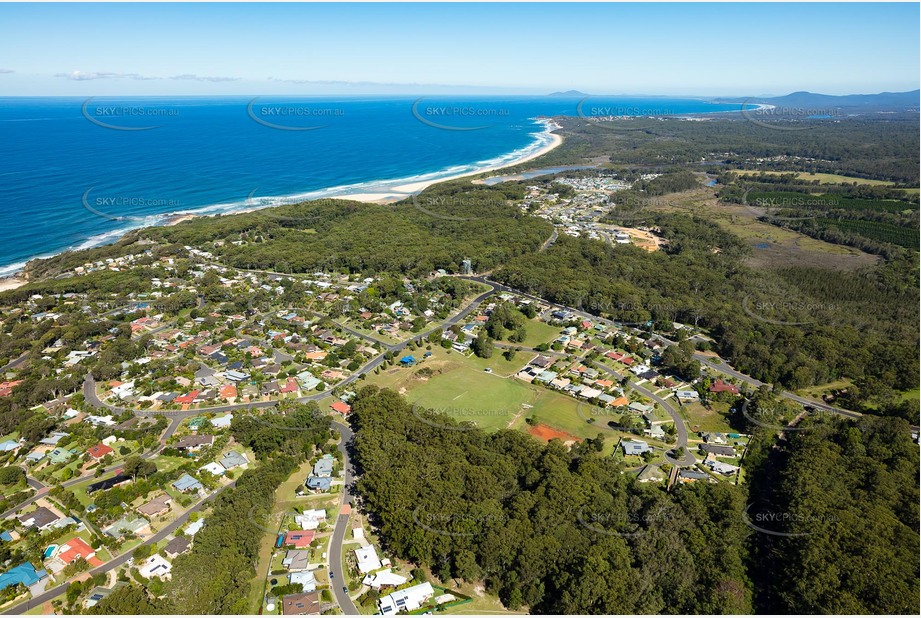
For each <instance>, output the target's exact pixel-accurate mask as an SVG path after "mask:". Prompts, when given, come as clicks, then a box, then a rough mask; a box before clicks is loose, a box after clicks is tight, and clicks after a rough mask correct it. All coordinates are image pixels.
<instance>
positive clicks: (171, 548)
mask: <svg viewBox="0 0 921 618" xmlns="http://www.w3.org/2000/svg"><path fill="white" fill-rule="evenodd" d="M190 545H191V542H190V541H189V539H187V538H186V537H184V536H177V537H176V538H174V539H173V540H172V541H170V542H169V543H167V544H166V547H164V548H163V553H164V554H166V555H167V557H168V558H169V559H170V560H175V559H176V556H178V555H180V554H184V553H185V552H187V551H188V550H189V546H190Z"/></svg>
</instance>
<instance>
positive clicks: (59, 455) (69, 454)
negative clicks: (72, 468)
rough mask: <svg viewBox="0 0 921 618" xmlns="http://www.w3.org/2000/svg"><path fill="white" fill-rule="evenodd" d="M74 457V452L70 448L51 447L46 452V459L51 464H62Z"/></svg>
mask: <svg viewBox="0 0 921 618" xmlns="http://www.w3.org/2000/svg"><path fill="white" fill-rule="evenodd" d="M73 457H74V452H73V451H71V450H70V449H66V448H61V447H56V448H53V449H51V452H50V453H48V461H50V462H51V463H52V464H62V463H67V462H68V461H70V460H71V459H73Z"/></svg>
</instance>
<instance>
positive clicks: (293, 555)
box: [281, 549, 310, 572]
mask: <svg viewBox="0 0 921 618" xmlns="http://www.w3.org/2000/svg"><path fill="white" fill-rule="evenodd" d="M281 565H282V566H283V567H285V568H286V569H288V570H289V571H292V572H294V571H306V570H307V569H308V568H309V566H310V551H308V550H306V549H289V550H288V551H287V552H285V557H284V559H283V560H282V561H281Z"/></svg>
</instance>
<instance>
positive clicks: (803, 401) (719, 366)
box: [456, 275, 918, 431]
mask: <svg viewBox="0 0 921 618" xmlns="http://www.w3.org/2000/svg"><path fill="white" fill-rule="evenodd" d="M456 276H458V277H462V278H465V279H471V280H473V281H478V282H480V283H483V284H486V285H491V286H493V288H494V289H495V290H499V291H502V292H509V293H513V294H518V295H520V296H523V297H525V298H530V299H532V300H539V301H540V302H543V303H545V304H547V305H549V306H550V307H551V308H554V309H563V310H566V311H569V312H571V313H573V314H575V315H578V316H580V317H583V318H586V319H589V320H594V321H595V322H600V323H602V324H607V325H609V326H614V327H617V328H625V327H626V326H627V325H625V324H622V323H619V322H615V321H613V320H608V319H606V318H602V317H600V316H597V315H594V314H591V313H588V312H586V311H582V310H581V309H574V308H572V307H566V306H565V305H560V304H558V303H553V302H550V301H548V300H546V299H543V298H538V297H537V296H533V295H531V294H528V293H526V292H522V291H521V290H517V289H515V288H512V287H509V286H507V285H503V284H501V283H497V282H495V281H491V280H489V279H487V278H486V277H485V276H483V275H456ZM652 337H654V338H655V339H657V340H658V341H660V342H661V343H662V344H664V345H677V343H676V342H674V341H672V340H670V339H666V338H665V337H663V336H661V335H656V334H653V335H652ZM694 358H695V359H696V360H698V361H700V362H701V364H703V365H706V366H707V367H709V368H710V369H712V370H713V371H716V372H718V373H722V374H724V375H727V376H730V377H733V378H736V379H737V380H740V381H742V382H745V383H746V384H749V385H751V386H753V387H755V388H757V387H759V386H762V385H763V384H765V383H764V382H761V381H760V380H756V379H755V378H753V377H751V376H749V375H746V374H744V373H741V372H739V371H736V370H735V369H733V368H732V367H731V366H729V365H728V364H727V363H725V362H722V363H714V362H713V360H712V358H711V357H709V356H705V355H702V354H699V353H695V354H694ZM780 396H781V397H783V398H784V399H788V400H790V401H794V402H796V403H798V404H800V405H802V406H810V407H813V408H816V409H818V410H825V411H826V412H833V413H835V414H839V415H841V416H845V417H848V418H853V419H857V418H860V417H861V416H863V415H862V414H860V413H859V412H854V411H853V410H845V409H844V408H838V407H835V406H832V405H829V404H827V403H825V402H823V401H817V400H815V399H810V398H808V397H802V396H800V395H797V394H796V393H791V392H788V391H783V392H781V393H780ZM912 429H913V430H916V431H917V429H918V427H916V426H912Z"/></svg>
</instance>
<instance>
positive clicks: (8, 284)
mask: <svg viewBox="0 0 921 618" xmlns="http://www.w3.org/2000/svg"><path fill="white" fill-rule="evenodd" d="M539 122H540V123H541V124H543V125H544V127H545V131H546V135H547V136H548V137H549V138H550V141H549V142H548V143H547V144H546V145H544V146H542V147H541V148H539V149H537V150H535V151H533V152H530V153H528V154H526V155H523V156H521V157H519V158H517V159H515V160H513V161H507V162H505V163H500V164H496V165H490V166H487V167H483V168H480V169H477V170H475V171H470V172H463V173H460V174H455V175H453V176H445V177H441V178H435V179H432V180H421V181H418V182H411V183H407V184H403V185H396V186H392V187H389V186H383V187H382V190H379V191H376V192H373V193H370V192H369V193H350V192H348V191H345V192H343V193H340V194H337V195H328V196H325V197H324V198H323V199H337V200H352V201H356V202H365V203H368V204H389V203H392V202H398V201H400V200H404V199H406V198H408V197H409V196H411V195H414V194H417V193H419V192H421V191H423V190H425V189H426V188H427V187H430V186H432V185H434V184H437V183H439V182H445V181H448V180H457V179H458V178H465V177H467V176H476V175H479V174H483V173H487V172H494V171H496V170H501V169H505V168H507V167H512V166H515V165H521V164H522V163H525V162H527V161H531V160H532V159H536V158H537V157H541V156H543V155H545V154H547V153H548V152H550V151H551V150H553V149H554V148H556V147H557V146H559V145H560V144H562V143H563V138H562V137H561V136H559V135H557V134H556V133H552V131H556V130H557V129H559V128H560V126H559V125H557V124H556V123H555V122H554V121H553V120H551V119H549V118H547V119H541V120H539ZM382 184H383V183H382ZM313 199H320V198H319V197H304V198H303V200H293V201H291V202H290V203H295V201H309V200H313ZM268 207H269V206H259V207H256V208H243V209H239V210H234V211H232V212H227V213H222V214H226V215H234V214H242V213H247V212H254V211H257V210H262V209H263V208H268ZM210 216H213V215H210V214H208V215H196V214H192V213H183V214H178V215H173V216H170V217H169V218H167V219H166V220H165V221H164V223H163V225H178V224H180V223H182V222H184V221H191V220H192V219H197V218H199V217H210ZM25 283H27V282H26V281H25V280H24V279H22V278H20V277H18V276H16V275H13V276H11V277H5V278H0V292H3V291H5V290H12V289H15V288H18V287H19V286H21V285H24V284H25Z"/></svg>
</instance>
